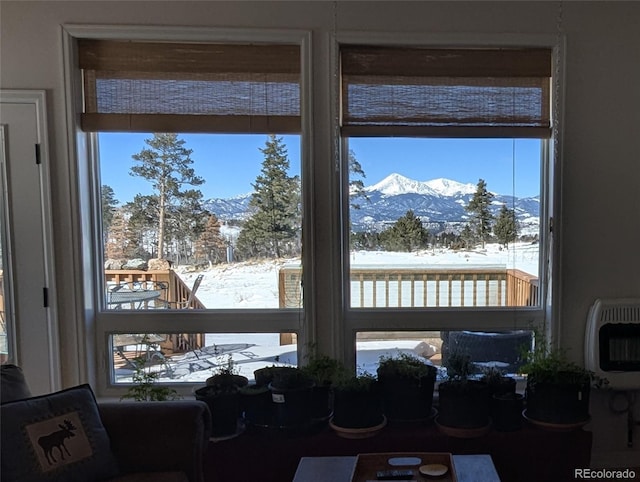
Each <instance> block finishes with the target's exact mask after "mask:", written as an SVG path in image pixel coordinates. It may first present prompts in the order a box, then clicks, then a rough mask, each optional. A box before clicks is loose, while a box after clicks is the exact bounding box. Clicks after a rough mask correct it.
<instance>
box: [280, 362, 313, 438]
mask: <svg viewBox="0 0 640 482" xmlns="http://www.w3.org/2000/svg"><path fill="white" fill-rule="evenodd" d="M313 386H314V383H313V380H312V379H311V378H310V377H309V376H308V375H307V374H306V373H304V372H303V371H302V370H301V369H299V368H296V367H282V369H280V370H276V371H275V372H274V373H273V379H272V380H271V383H269V388H270V389H271V399H272V401H273V403H274V421H275V425H276V426H277V427H279V428H284V429H300V428H302V429H304V428H306V427H308V426H310V425H311V389H312V388H313Z"/></svg>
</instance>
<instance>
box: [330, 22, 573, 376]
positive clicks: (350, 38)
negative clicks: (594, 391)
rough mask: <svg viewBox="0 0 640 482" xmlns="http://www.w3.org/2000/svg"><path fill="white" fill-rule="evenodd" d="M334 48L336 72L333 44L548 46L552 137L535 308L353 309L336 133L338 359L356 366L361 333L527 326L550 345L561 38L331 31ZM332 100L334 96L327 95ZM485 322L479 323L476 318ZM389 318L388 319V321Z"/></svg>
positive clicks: (545, 167)
mask: <svg viewBox="0 0 640 482" xmlns="http://www.w3.org/2000/svg"><path fill="white" fill-rule="evenodd" d="M334 40H335V47H334V51H333V59H332V60H333V67H334V69H335V72H339V61H340V45H342V44H344V45H363V46H371V47H375V46H381V47H384V46H387V47H394V46H410V47H417V48H433V49H437V48H456V47H459V48H474V47H475V48H499V47H505V48H524V47H536V48H549V49H551V50H552V55H551V57H552V63H553V68H552V74H551V81H552V84H551V100H550V102H551V106H550V112H551V136H550V138H549V139H541V159H540V162H541V172H540V176H541V178H540V183H541V186H540V188H541V191H540V200H541V210H540V236H541V239H540V251H539V280H540V287H541V290H540V305H539V306H537V307H516V308H511V309H505V308H493V307H479V308H460V307H450V308H445V309H443V308H353V307H351V306H350V299H351V297H350V264H349V259H350V255H349V235H350V233H349V172H348V169H349V166H348V152H349V148H348V138H347V137H342V136H341V137H340V142H339V154H338V158H339V161H340V164H339V166H340V171H339V175H340V218H341V224H340V229H341V237H340V253H341V259H340V266H341V267H342V269H341V286H342V287H343V289H342V291H341V292H340V293H339V296H340V300H341V311H342V313H343V318H342V325H343V327H342V333H341V334H342V340H344V344H343V346H342V352H343V354H344V359H345V362H347V363H348V364H350V365H351V366H354V367H355V366H356V336H357V333H358V332H361V331H439V330H444V329H446V330H484V331H500V330H514V329H531V328H532V327H533V328H535V329H537V330H539V331H540V332H541V333H544V334H546V335H547V339H553V340H554V342H556V343H557V336H554V335H557V334H558V333H559V329H558V326H557V323H555V321H554V320H556V319H557V312H558V307H557V306H556V305H554V304H552V300H554V299H559V288H560V287H559V283H558V282H557V281H558V274H557V272H558V266H559V261H558V260H557V259H556V257H555V256H553V253H556V252H559V249H558V247H559V236H558V235H557V234H556V233H555V232H554V231H553V229H552V227H553V219H554V218H555V219H560V205H559V199H560V198H559V195H558V193H559V189H560V188H559V186H560V164H559V159H558V157H559V150H560V149H559V146H561V142H560V138H561V129H560V126H561V123H560V122H559V119H561V118H562V100H563V98H562V87H563V85H564V83H563V65H562V62H561V60H562V57H561V53H562V52H563V51H564V49H563V48H562V47H563V45H562V43H563V41H564V39H563V38H559V37H558V36H554V35H526V34H524V35H518V34H504V35H500V34H497V35H484V34H460V35H455V34H451V35H439V34H431V35H430V34H424V35H415V34H404V35H402V34H399V35H395V34H390V33H388V32H385V33H377V34H375V35H372V34H371V33H353V32H352V33H348V32H343V33H337V32H334ZM333 80H334V81H333V86H332V89H333V92H334V96H336V95H337V96H338V97H337V98H339V94H337V93H339V92H340V91H341V88H342V87H341V78H340V76H338V75H336V76H334V79H333ZM334 98H336V97H334ZM333 109H334V111H333V112H334V119H333V122H334V125H333V127H334V129H335V132H340V125H339V115H338V113H339V112H340V111H339V109H340V106H339V105H337V104H336V105H335V106H333ZM479 317H480V319H481V320H482V321H484V323H479V322H478V319H479ZM391 320H392V321H391Z"/></svg>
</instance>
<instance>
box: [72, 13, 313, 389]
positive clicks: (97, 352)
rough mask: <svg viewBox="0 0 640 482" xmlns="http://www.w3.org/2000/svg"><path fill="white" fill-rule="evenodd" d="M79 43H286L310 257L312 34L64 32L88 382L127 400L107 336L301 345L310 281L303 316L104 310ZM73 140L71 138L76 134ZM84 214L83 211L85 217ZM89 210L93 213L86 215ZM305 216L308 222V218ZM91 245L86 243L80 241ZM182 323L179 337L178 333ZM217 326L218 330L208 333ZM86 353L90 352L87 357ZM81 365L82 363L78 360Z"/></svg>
mask: <svg viewBox="0 0 640 482" xmlns="http://www.w3.org/2000/svg"><path fill="white" fill-rule="evenodd" d="M81 38H90V39H108V40H146V41H174V42H181V41H182V42H212V43H216V42H217V43H243V42H244V43H247V42H249V43H252V42H253V43H264V44H269V43H285V44H295V45H299V46H300V62H301V65H300V97H301V99H300V100H301V102H300V104H301V105H300V117H301V130H300V159H301V166H300V170H301V180H302V181H301V182H302V186H301V188H302V205H303V217H302V230H303V232H304V233H305V236H304V237H303V252H306V253H311V249H310V248H309V247H308V246H310V244H311V242H312V239H313V226H312V224H311V222H310V216H309V215H308V212H309V209H310V206H311V197H310V196H311V193H312V190H311V188H312V186H313V179H312V177H313V173H312V172H311V169H310V142H309V140H308V136H309V134H308V133H309V132H310V131H311V128H310V126H311V115H312V109H311V100H310V95H309V93H310V84H311V65H310V55H311V33H310V32H308V31H304V30H261V29H215V28H207V29H198V28H188V27H186V28H184V27H175V28H171V27H169V28H167V27H129V26H127V27H109V26H102V27H101V26H78V25H68V26H63V39H64V49H65V68H66V73H67V75H66V76H65V77H66V86H67V95H68V99H69V100H68V102H67V108H68V110H69V112H71V114H72V115H71V116H69V118H70V119H71V120H70V121H69V126H68V127H69V133H70V134H69V135H70V137H72V138H71V140H70V145H71V146H72V148H73V151H74V152H75V158H76V160H77V165H76V166H71V168H72V169H74V172H72V179H74V178H75V179H76V180H77V186H76V189H77V194H76V196H74V211H75V214H76V215H77V216H78V217H79V218H80V219H79V225H80V228H79V229H80V232H81V233H82V234H81V235H80V237H79V239H78V240H77V242H78V243H79V244H80V245H83V247H82V249H81V253H82V254H81V261H80V263H81V268H80V269H81V271H82V273H83V276H82V278H83V280H82V281H77V283H80V282H81V283H82V288H81V289H82V291H83V294H84V301H83V303H82V307H79V308H78V313H81V319H82V323H81V325H82V327H81V329H82V332H83V333H82V337H81V340H80V341H79V343H78V345H79V348H80V349H81V350H83V352H84V353H86V358H87V360H86V367H87V370H86V378H87V379H89V380H93V381H95V385H96V392H97V395H98V396H100V397H116V396H120V395H122V394H123V393H124V390H125V389H126V385H125V386H123V384H115V383H113V382H112V376H111V374H112V362H111V361H112V359H113V356H112V349H111V342H110V335H111V334H114V333H132V332H133V333H145V332H155V333H176V332H181V333H184V332H202V333H207V332H209V333H278V332H279V333H287V332H295V333H298V335H299V338H298V339H299V340H300V338H301V337H302V338H304V335H303V333H307V332H308V330H307V329H306V327H307V326H309V324H310V323H312V321H311V320H312V318H313V312H312V309H311V308H312V301H310V299H312V296H311V295H309V293H310V292H312V281H309V282H308V283H305V288H306V290H305V302H304V306H303V308H302V309H252V310H240V309H219V310H206V311H199V310H159V311H151V310H140V311H137V312H133V311H118V310H107V309H106V307H105V306H104V296H103V295H102V287H103V285H104V273H103V269H102V267H101V266H100V265H101V260H102V255H101V254H100V253H101V252H102V243H101V240H102V227H101V222H100V221H101V218H100V182H99V178H100V175H99V166H98V147H99V146H98V134H97V133H90V132H83V131H82V130H81V127H80V121H79V118H80V115H79V114H80V113H81V111H82V77H81V72H80V69H79V67H78V61H77V58H78V57H77V56H78V52H77V45H76V40H77V39H81ZM72 133H73V134H72ZM83 207H84V209H83ZM87 207H90V208H89V209H87ZM305 213H307V215H305ZM87 239H89V240H92V241H91V242H87V243H84V242H83V240H87ZM302 266H303V270H304V271H305V272H310V270H311V269H312V262H311V259H310V256H304V257H303V258H302ZM177 320H179V327H180V328H179V330H177V329H176V326H177V325H178V323H176V321H177ZM212 323H215V326H211V325H212ZM301 335H302V336H301ZM304 347H305V344H304V343H300V342H299V343H298V358H299V359H301V357H302V356H304ZM85 350H86V351H85ZM79 361H81V360H79ZM172 385H173V386H174V387H175V388H176V389H177V390H178V392H179V393H181V394H182V395H190V394H191V390H192V388H193V386H195V385H197V383H176V384H172Z"/></svg>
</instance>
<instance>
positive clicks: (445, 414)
mask: <svg viewBox="0 0 640 482" xmlns="http://www.w3.org/2000/svg"><path fill="white" fill-rule="evenodd" d="M471 371H472V366H471V361H470V359H469V357H468V356H463V355H460V354H455V353H454V354H451V355H450V356H449V365H448V366H447V379H446V380H445V381H443V382H441V383H440V385H439V387H438V393H439V397H440V399H439V411H438V418H437V424H438V426H439V427H444V428H445V429H446V428H452V429H454V430H449V431H448V432H449V433H450V434H452V435H459V436H462V437H473V436H479V435H483V434H484V433H485V432H486V430H487V429H488V428H489V427H490V418H489V413H490V406H489V400H490V397H489V385H488V384H487V383H486V382H484V381H481V380H476V379H471V378H469V375H470V374H471ZM456 429H460V430H456ZM445 431H446V430H445Z"/></svg>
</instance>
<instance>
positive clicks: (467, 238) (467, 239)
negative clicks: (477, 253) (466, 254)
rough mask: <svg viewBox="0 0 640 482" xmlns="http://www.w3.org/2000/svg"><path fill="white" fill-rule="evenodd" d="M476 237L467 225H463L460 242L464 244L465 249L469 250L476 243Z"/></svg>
mask: <svg viewBox="0 0 640 482" xmlns="http://www.w3.org/2000/svg"><path fill="white" fill-rule="evenodd" d="M476 239H477V238H476V235H475V233H474V232H473V230H472V229H471V227H470V226H469V225H468V224H465V225H464V228H463V229H462V232H461V233H460V241H461V242H462V243H463V244H464V247H465V249H469V248H471V246H473V244H474V243H475V241H476Z"/></svg>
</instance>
